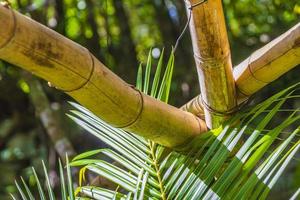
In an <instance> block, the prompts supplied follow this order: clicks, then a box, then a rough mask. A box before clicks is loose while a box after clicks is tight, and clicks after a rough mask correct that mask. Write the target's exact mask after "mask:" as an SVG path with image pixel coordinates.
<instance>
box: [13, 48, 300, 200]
mask: <svg viewBox="0 0 300 200" xmlns="http://www.w3.org/2000/svg"><path fill="white" fill-rule="evenodd" d="M162 63H163V53H162V55H161V57H160V59H159V61H158V65H157V67H156V72H155V75H154V78H153V81H152V84H151V81H150V78H151V67H152V61H151V54H149V58H148V60H147V64H146V68H145V70H143V66H142V65H140V67H139V70H138V77H137V84H136V87H137V88H138V89H139V90H141V91H143V92H145V93H147V94H149V95H151V96H153V97H155V98H157V99H160V100H161V101H164V102H166V103H167V102H168V99H169V93H170V88H171V80H172V74H173V68H174V55H173V54H171V56H170V58H169V61H168V64H167V67H166V69H165V72H164V74H162V70H163V69H162V66H163V64H162ZM143 73H144V77H143ZM299 85H300V84H296V85H294V86H291V87H289V88H287V89H285V90H283V91H281V92H279V93H278V94H276V95H274V96H272V97H270V98H269V99H267V100H265V101H264V102H262V103H260V104H258V105H256V106H254V107H251V108H247V109H245V110H244V111H240V112H238V113H237V114H235V116H234V117H232V118H231V119H230V120H229V121H228V122H227V123H225V124H224V125H223V126H222V127H219V128H217V129H214V130H211V131H209V132H207V133H203V134H202V135H200V136H199V137H197V138H195V139H193V140H192V141H190V143H189V144H187V145H186V146H185V148H182V149H181V151H174V150H170V149H167V148H165V147H163V146H161V145H158V144H156V143H154V142H152V141H150V140H147V139H145V138H142V137H140V136H138V135H135V134H133V133H129V132H126V131H123V130H121V129H118V128H114V127H112V126H110V125H109V124H107V123H106V122H104V121H103V120H101V119H99V118H98V117H97V116H95V115H94V114H93V113H91V112H90V111H89V110H87V109H86V108H84V107H83V106H81V105H79V104H76V103H71V104H72V105H73V106H74V107H75V108H76V110H72V111H71V114H69V117H70V118H72V119H73V120H74V121H75V122H76V123H77V124H79V125H80V126H81V127H83V128H84V129H86V130H87V131H88V132H90V133H91V134H93V135H94V136H95V137H97V138H98V139H100V140H101V141H103V142H105V143H106V144H107V145H109V146H110V147H111V148H104V149H97V150H92V151H88V152H85V153H82V154H80V155H78V156H76V157H75V158H74V159H73V160H72V162H71V163H70V164H67V166H68V167H67V184H66V183H65V179H64V173H63V168H62V165H61V164H60V176H61V179H60V180H61V191H62V193H61V196H62V197H61V198H62V199H101V200H106V199H134V200H142V199H163V200H164V199H265V198H266V197H267V195H268V194H269V192H270V190H271V189H272V188H273V187H274V184H275V183H276V182H277V181H278V179H279V177H280V176H281V175H282V173H283V171H284V169H285V168H286V166H287V165H288V163H289V162H290V161H291V160H292V159H293V158H294V155H295V154H296V152H297V151H298V150H299V148H300V140H299V131H300V127H296V128H294V130H293V131H292V132H291V133H289V134H285V135H287V136H286V137H284V138H282V137H283V136H282V135H281V133H282V132H285V131H286V130H287V129H288V128H289V129H290V128H291V127H294V126H295V125H297V124H298V125H299V121H300V115H299V112H298V111H297V110H295V111H292V112H288V113H289V115H288V117H287V118H286V119H285V120H283V121H282V122H281V123H280V124H278V125H276V126H270V125H272V124H274V117H275V116H276V114H278V113H279V112H280V111H281V110H283V107H284V104H285V103H286V101H288V100H289V99H291V98H299V96H298V95H295V94H296V92H297V90H298V89H299ZM150 86H152V87H150ZM270 127H271V128H270ZM279 137H280V138H281V139H280V140H278V138H279ZM99 156H101V159H100V158H99ZM106 158H109V160H110V161H107V159H106ZM111 160H112V161H113V162H111ZM70 166H72V167H78V166H80V167H81V170H80V172H79V187H78V188H77V190H76V192H75V193H76V194H77V196H76V197H75V196H74V191H73V187H72V185H73V184H72V179H71V174H70ZM44 171H45V177H46V185H47V187H46V188H47V192H44V190H43V187H42V186H41V184H40V182H39V179H38V177H37V175H36V173H35V171H34V174H35V179H36V182H37V187H38V191H39V199H46V198H49V199H54V195H53V192H52V189H51V187H50V182H49V178H47V172H46V168H45V167H44ZM86 173H94V174H95V175H99V176H101V177H104V178H106V179H107V180H110V181H111V182H113V183H115V184H116V187H115V188H114V189H112V188H105V187H103V186H97V185H95V186H93V185H89V184H87V183H86V181H85V176H86ZM22 183H23V187H21V186H20V185H19V184H18V183H16V186H17V188H18V191H19V193H20V196H21V197H22V199H30V200H31V199H32V197H33V195H32V193H31V191H30V189H29V187H28V186H27V185H26V183H25V181H23V179H22ZM46 193H47V195H46ZM299 193H300V192H299V190H298V191H297V192H296V193H295V194H294V195H293V197H292V198H294V199H296V198H297V196H298V195H299ZM12 198H14V197H12Z"/></svg>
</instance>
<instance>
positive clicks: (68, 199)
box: [11, 155, 75, 200]
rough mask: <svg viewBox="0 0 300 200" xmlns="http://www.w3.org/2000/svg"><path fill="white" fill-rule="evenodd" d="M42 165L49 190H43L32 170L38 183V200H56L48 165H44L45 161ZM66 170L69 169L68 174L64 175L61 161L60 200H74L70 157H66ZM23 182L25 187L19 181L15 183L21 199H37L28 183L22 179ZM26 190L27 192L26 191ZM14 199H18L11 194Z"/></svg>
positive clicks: (35, 174) (34, 172)
mask: <svg viewBox="0 0 300 200" xmlns="http://www.w3.org/2000/svg"><path fill="white" fill-rule="evenodd" d="M42 165H43V170H44V175H45V179H46V183H45V185H46V188H47V192H45V191H44V189H43V185H42V184H41V182H40V178H39V177H38V175H37V173H36V171H35V169H34V168H32V171H33V174H34V180H35V182H36V187H37V189H38V194H37V195H38V199H41V200H46V199H49V200H55V199H56V197H55V194H54V192H53V188H52V186H51V183H50V179H49V175H48V172H47V168H46V165H45V163H44V161H42ZM66 168H67V170H66V171H67V172H66V175H65V173H64V169H63V166H62V164H61V161H60V160H59V174H60V185H61V188H60V190H61V197H60V199H62V200H74V199H75V195H74V192H73V182H72V177H71V169H70V165H69V161H68V156H67V155H66ZM65 176H67V188H66V183H65ZM21 180H22V184H23V187H22V186H20V185H19V184H18V182H17V181H15V184H16V187H17V189H18V191H19V194H20V196H21V198H22V199H23V200H27V199H29V200H34V199H35V195H34V192H32V190H30V188H29V186H28V185H27V184H26V182H25V181H24V180H23V178H22V177H21ZM24 189H25V190H24ZM46 193H47V194H48V196H47V195H46ZM11 197H12V199H18V198H15V197H14V196H13V195H12V194H11Z"/></svg>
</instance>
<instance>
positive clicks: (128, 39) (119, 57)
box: [112, 0, 138, 80]
mask: <svg viewBox="0 0 300 200" xmlns="http://www.w3.org/2000/svg"><path fill="white" fill-rule="evenodd" d="M112 2H113V5H114V8H115V16H116V18H117V22H118V26H119V28H120V31H121V33H120V45H119V48H117V49H116V51H115V52H116V54H115V55H114V57H115V58H116V61H117V63H118V65H123V66H124V67H123V68H122V69H123V70H124V71H122V72H121V74H126V77H124V78H125V80H135V75H136V74H135V73H134V72H135V69H137V66H138V60H137V57H136V55H137V53H136V49H135V44H134V41H133V39H132V36H131V30H130V25H129V19H128V16H127V13H126V10H125V8H124V5H123V1H122V0H113V1H112Z"/></svg>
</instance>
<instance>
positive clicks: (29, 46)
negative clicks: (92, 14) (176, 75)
mask: <svg viewBox="0 0 300 200" xmlns="http://www.w3.org/2000/svg"><path fill="white" fill-rule="evenodd" d="M0 27H1V28H0V58H1V59H3V60H5V61H7V62H10V63H12V64H14V65H17V66H19V67H22V68H23V69H25V70H27V71H30V72H32V73H33V74H35V75H37V76H39V77H41V78H43V79H45V80H47V81H49V82H50V83H51V85H53V86H55V87H56V88H59V89H61V90H63V91H65V92H66V93H67V94H69V95H70V96H72V97H73V98H74V99H76V100H77V101H78V102H79V103H81V104H82V105H83V106H85V107H86V108H88V109H89V110H91V111H92V112H94V113H95V114H96V115H98V116H99V117H101V118H102V119H103V120H105V121H106V122H108V123H110V124H112V125H113V126H115V127H120V128H123V129H125V130H127V131H131V132H134V133H136V134H139V135H141V136H144V137H146V138H148V139H151V140H153V141H155V142H157V143H159V144H162V145H165V146H168V147H175V146H178V145H181V144H183V143H185V142H188V141H189V139H190V138H192V137H195V136H197V135H199V134H200V133H201V132H204V131H206V130H207V129H206V125H205V122H204V121H202V120H200V119H199V118H197V117H196V116H195V115H193V114H191V113H188V112H185V111H182V110H180V109H178V108H175V107H173V106H170V105H167V104H165V103H163V102H160V101H158V100H156V99H154V98H152V97H149V96H147V95H145V94H142V93H141V92H139V91H137V90H136V89H135V88H133V87H132V86H130V85H128V84H127V83H125V82H124V81H123V80H122V79H120V78H119V77H118V76H117V75H115V74H114V73H113V72H111V71H110V70H109V69H108V68H106V67H105V66H104V65H103V64H102V63H101V62H100V61H98V60H97V59H96V58H95V57H94V56H93V55H91V54H90V53H89V51H88V50H87V49H85V48H83V47H81V46H80V45H78V44H76V43H74V42H72V41H71V40H69V39H67V38H65V37H63V36H62V35H60V34H58V33H56V32H54V31H52V30H51V29H49V28H47V27H45V26H43V25H41V24H39V23H37V22H35V21H33V20H31V19H30V18H28V17H26V16H24V15H21V14H19V13H18V12H15V11H12V10H11V9H9V8H6V7H3V6H0Z"/></svg>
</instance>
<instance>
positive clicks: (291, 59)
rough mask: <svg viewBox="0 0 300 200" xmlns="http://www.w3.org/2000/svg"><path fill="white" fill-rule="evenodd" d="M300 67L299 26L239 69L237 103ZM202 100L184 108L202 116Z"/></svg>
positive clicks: (195, 100) (259, 52) (254, 54)
mask: <svg viewBox="0 0 300 200" xmlns="http://www.w3.org/2000/svg"><path fill="white" fill-rule="evenodd" d="M299 64H300V23H298V24H296V25H295V26H294V27H292V28H291V29H289V30H288V31H287V32H285V33H284V34H282V35H280V36H279V37H277V38H276V39H274V40H272V41H271V42H270V43H268V44H267V45H265V46H264V47H262V48H261V49H259V50H257V51H255V52H254V53H252V54H251V55H250V56H249V57H248V58H247V59H246V60H244V61H243V62H242V63H240V64H239V65H237V66H236V67H235V68H234V70H233V74H234V79H235V82H236V87H237V92H238V93H237V99H238V102H243V101H244V100H245V98H247V97H249V96H251V95H252V94H254V93H256V92H257V91H258V90H260V89H261V88H263V87H264V86H266V85H267V84H268V83H270V82H272V81H274V80H276V79H277V78H278V77H280V76H282V75H283V74H285V73H286V72H288V71H290V70H291V69H293V68H294V67H296V66H297V65H299ZM199 100H200V96H197V97H195V98H193V99H192V100H191V101H189V102H188V103H187V104H185V105H184V106H182V107H181V109H183V110H185V111H189V112H191V113H193V114H195V115H198V116H201V115H203V106H202V104H201V102H199Z"/></svg>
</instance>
